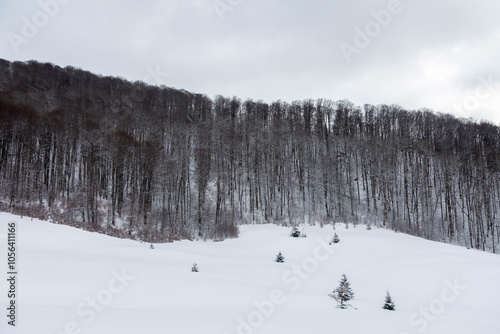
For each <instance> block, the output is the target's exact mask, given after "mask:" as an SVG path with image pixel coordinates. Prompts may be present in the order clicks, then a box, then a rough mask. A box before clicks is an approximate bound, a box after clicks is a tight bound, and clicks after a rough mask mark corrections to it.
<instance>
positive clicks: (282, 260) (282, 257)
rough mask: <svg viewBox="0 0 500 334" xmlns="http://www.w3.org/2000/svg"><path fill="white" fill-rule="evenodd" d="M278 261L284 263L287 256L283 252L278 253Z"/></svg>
mask: <svg viewBox="0 0 500 334" xmlns="http://www.w3.org/2000/svg"><path fill="white" fill-rule="evenodd" d="M275 261H276V262H278V263H283V262H285V257H284V256H283V255H282V254H281V252H279V253H278V255H276V260H275Z"/></svg>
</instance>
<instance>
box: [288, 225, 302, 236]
mask: <svg viewBox="0 0 500 334" xmlns="http://www.w3.org/2000/svg"><path fill="white" fill-rule="evenodd" d="M290 236H291V237H294V238H298V237H300V231H299V229H298V228H297V226H294V227H293V229H292V232H291V233H290Z"/></svg>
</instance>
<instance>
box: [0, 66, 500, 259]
mask: <svg viewBox="0 0 500 334" xmlns="http://www.w3.org/2000/svg"><path fill="white" fill-rule="evenodd" d="M332 93H333V94H334V93H335V92H332ZM0 208H1V209H2V210H4V211H12V212H15V213H21V214H24V215H28V216H32V217H34V216H36V217H42V218H51V219H52V220H53V221H54V222H58V223H64V224H70V225H76V226H79V227H82V228H85V229H89V230H95V231H100V232H103V233H110V234H114V235H120V236H123V237H132V238H139V239H142V240H151V241H152V240H156V241H161V240H175V239H180V238H193V237H197V236H199V237H202V238H212V239H216V240H221V239H224V238H227V237H235V236H237V235H238V225H239V224H242V223H264V222H269V223H276V224H290V225H294V224H299V223H306V224H307V223H311V224H312V223H315V222H319V223H322V224H331V223H332V222H343V223H353V224H357V223H366V224H372V225H377V226H386V227H388V228H390V229H393V230H395V231H401V232H405V233H409V234H412V235H416V236H420V237H424V238H428V239H431V240H439V241H446V242H452V243H456V244H460V245H464V246H468V247H472V248H477V249H483V250H490V251H494V252H495V247H496V243H497V242H498V234H497V233H498V232H499V229H500V226H499V218H500V128H499V127H497V126H495V125H493V124H490V123H486V122H481V123H478V122H475V121H472V120H465V119H457V118H455V117H453V116H450V115H444V114H436V113H434V112H431V111H429V110H417V111H410V110H405V109H404V108H402V107H400V106H397V105H390V106H388V105H378V106H374V105H364V106H363V107H359V106H356V105H354V104H352V103H351V102H349V101H346V100H341V101H330V100H326V99H318V100H303V101H294V102H292V103H287V102H282V101H276V102H273V103H270V104H268V103H264V102H262V101H253V100H247V101H241V100H240V99H238V98H236V97H233V98H226V97H222V96H217V97H215V98H214V99H210V98H208V97H207V96H204V95H202V94H194V93H191V92H187V91H183V90H177V89H172V88H166V87H155V86H148V85H146V84H144V83H142V82H134V83H131V82H128V81H125V80H123V79H120V78H114V77H102V76H97V75H94V74H91V73H89V72H86V71H82V70H79V69H76V68H72V67H67V68H60V67H57V66H54V65H52V64H41V63H37V62H35V61H30V62H27V63H24V62H14V63H10V62H8V61H5V60H0Z"/></svg>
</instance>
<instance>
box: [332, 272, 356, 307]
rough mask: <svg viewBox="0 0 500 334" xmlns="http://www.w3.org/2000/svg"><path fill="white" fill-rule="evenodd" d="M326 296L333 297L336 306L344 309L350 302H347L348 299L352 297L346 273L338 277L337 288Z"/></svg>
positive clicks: (352, 293)
mask: <svg viewBox="0 0 500 334" xmlns="http://www.w3.org/2000/svg"><path fill="white" fill-rule="evenodd" d="M328 296H330V297H331V298H333V299H335V300H336V301H337V303H339V305H338V306H337V307H338V308H340V309H346V308H348V307H349V306H351V305H350V304H347V302H348V301H350V300H352V299H353V298H354V292H353V291H352V289H351V283H349V280H348V279H347V277H346V275H345V274H343V275H342V278H341V279H340V285H339V287H338V288H336V289H335V290H333V292H332V293H330V294H329V295H328Z"/></svg>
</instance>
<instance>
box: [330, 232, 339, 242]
mask: <svg viewBox="0 0 500 334" xmlns="http://www.w3.org/2000/svg"><path fill="white" fill-rule="evenodd" d="M339 242H340V239H339V236H338V235H337V233H335V235H334V236H333V239H332V243H334V244H338V243H339Z"/></svg>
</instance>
